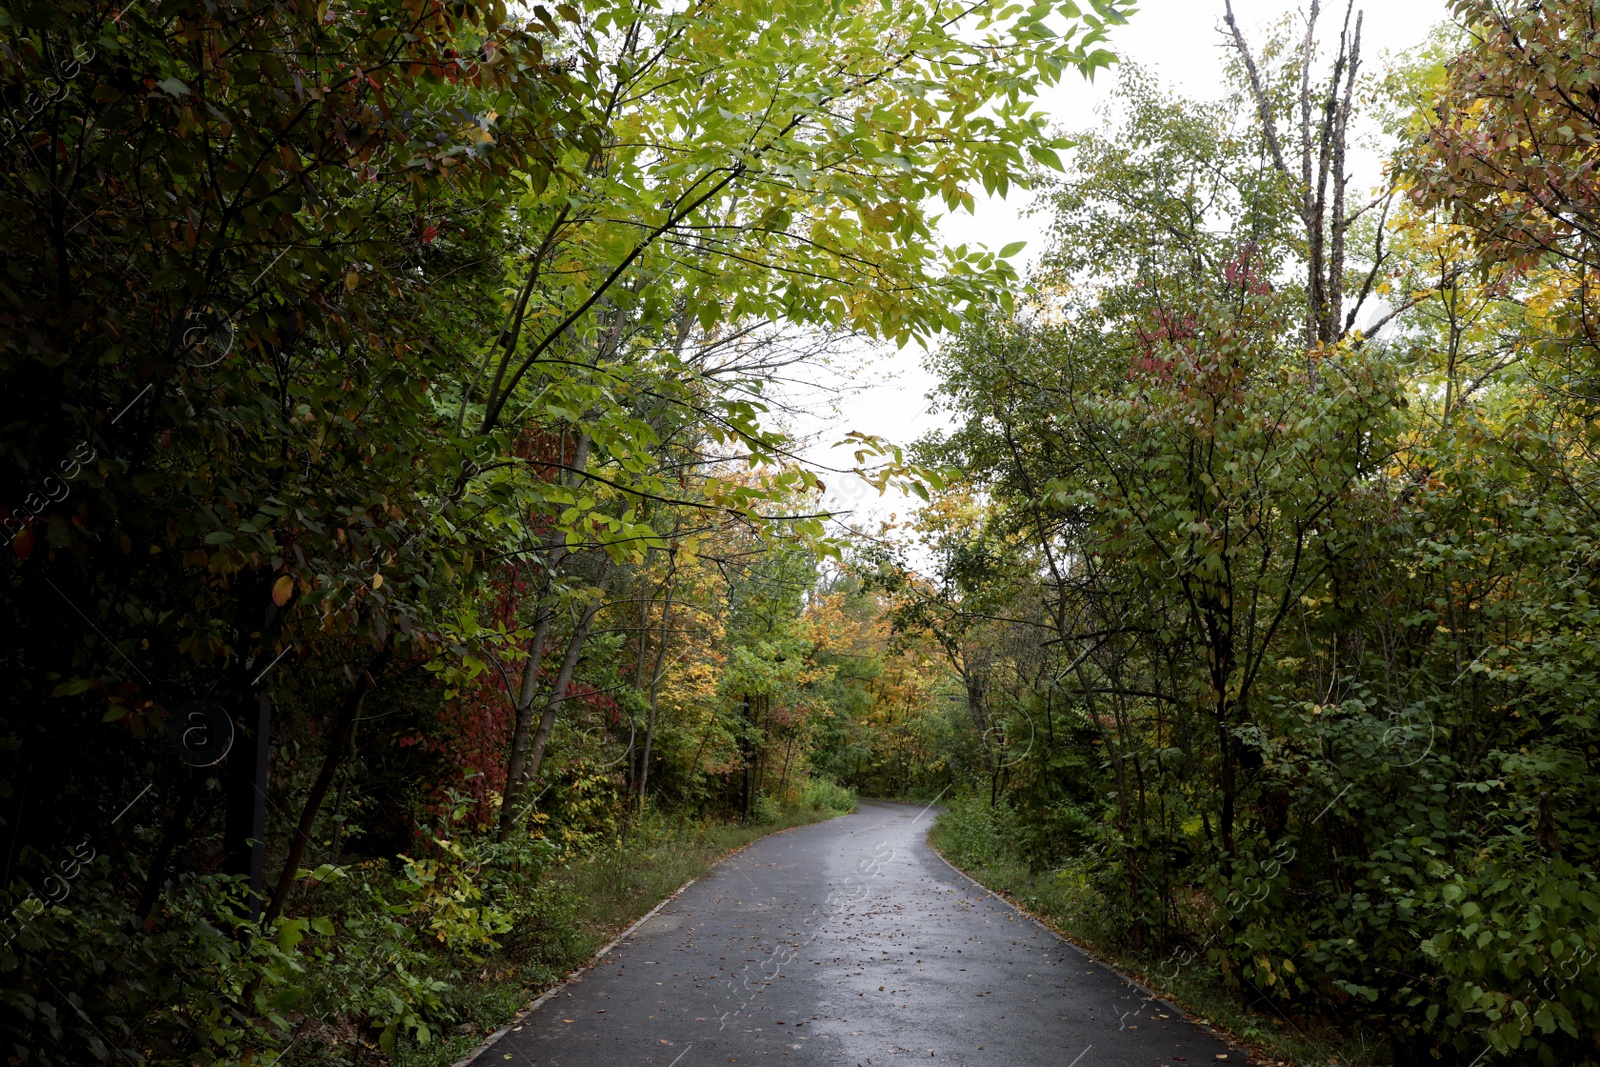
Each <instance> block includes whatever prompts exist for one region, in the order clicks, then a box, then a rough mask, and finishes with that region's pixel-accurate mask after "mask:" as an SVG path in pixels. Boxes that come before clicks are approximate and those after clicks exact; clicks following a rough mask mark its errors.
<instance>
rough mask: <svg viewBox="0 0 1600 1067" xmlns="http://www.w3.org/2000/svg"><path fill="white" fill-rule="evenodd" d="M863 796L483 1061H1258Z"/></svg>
mask: <svg viewBox="0 0 1600 1067" xmlns="http://www.w3.org/2000/svg"><path fill="white" fill-rule="evenodd" d="M930 819H931V816H929V815H927V814H925V813H924V812H923V810H922V809H919V808H917V807H915V806H911V805H902V804H885V803H877V802H863V803H862V804H861V810H860V811H859V812H857V813H856V814H854V815H848V816H845V817H843V818H839V819H834V820H831V821H829V822H825V823H818V824H816V825H813V826H807V827H803V828H801V829H798V830H791V831H789V832H787V833H782V834H775V835H773V836H772V837H768V838H765V839H763V840H761V841H758V842H756V843H755V844H754V845H752V846H750V847H749V848H748V849H746V850H745V851H743V852H740V853H738V854H737V855H735V856H733V857H731V858H729V859H728V860H726V861H724V862H723V863H722V864H721V865H719V866H718V867H716V868H715V869H714V870H713V871H712V872H711V873H710V874H708V875H707V876H706V877H704V878H703V879H701V880H700V881H698V882H696V883H695V884H694V885H692V886H690V887H689V889H688V890H686V891H685V892H684V893H683V894H682V895H680V896H679V897H678V898H677V899H676V900H673V901H672V902H671V903H670V904H668V905H667V906H666V907H664V908H662V909H661V910H660V911H658V912H657V913H656V914H655V915H654V916H653V917H652V918H651V919H650V920H649V921H648V922H646V923H645V924H644V925H643V926H641V927H640V928H639V929H637V930H635V931H634V932H633V933H632V935H631V936H629V937H628V938H627V939H626V940H624V941H622V942H621V943H619V944H618V945H617V946H616V947H615V948H613V949H612V950H611V952H610V953H609V954H608V955H606V956H605V957H603V958H602V959H601V960H600V962H599V964H598V965H596V966H595V967H593V968H591V969H589V970H588V971H586V972H584V973H583V974H582V975H581V976H580V977H578V978H577V979H575V980H573V981H571V982H569V983H568V984H567V985H566V986H565V987H563V988H562V989H559V990H558V991H557V992H556V993H555V995H554V996H552V997H550V998H549V999H548V1000H546V1001H545V1002H544V1003H543V1004H542V1005H540V1006H539V1007H538V1008H536V1009H535V1010H534V1011H533V1012H531V1013H529V1014H528V1015H527V1016H525V1017H524V1018H523V1019H522V1020H520V1022H519V1023H518V1024H517V1025H516V1026H515V1027H514V1028H513V1029H512V1030H510V1031H509V1032H507V1033H506V1034H504V1035H503V1036H502V1037H500V1039H499V1040H497V1041H495V1042H494V1043H493V1044H491V1045H490V1046H489V1047H488V1048H486V1049H485V1050H484V1051H483V1052H482V1053H480V1054H479V1056H478V1057H477V1059H476V1060H475V1061H474V1063H473V1065H472V1067H524V1065H527V1064H537V1065H539V1067H569V1065H570V1067H613V1065H616V1067H621V1065H624V1064H626V1065H630V1067H645V1065H663V1067H710V1065H714V1064H726V1063H744V1064H753V1063H777V1062H778V1061H780V1060H784V1058H785V1057H787V1060H784V1062H786V1063H793V1064H819V1065H821V1064H828V1065H834V1064H838V1065H844V1067H849V1065H856V1064H859V1065H861V1067H874V1065H884V1064H901V1063H908V1062H912V1061H921V1062H923V1063H932V1064H941V1063H942V1064H954V1065H966V1064H971V1065H980V1064H982V1065H990V1064H992V1065H996V1067H1013V1065H1015V1067H1035V1065H1037V1067H1046V1065H1048V1067H1110V1065H1113V1064H1116V1065H1121V1064H1136V1065H1139V1067H1150V1065H1153V1064H1162V1065H1176V1064H1182V1063H1190V1064H1199V1063H1208V1064H1214V1063H1217V1062H1219V1061H1223V1060H1226V1061H1227V1062H1232V1063H1245V1062H1248V1060H1247V1057H1246V1055H1245V1053H1244V1052H1243V1051H1242V1050H1240V1049H1237V1048H1234V1047H1231V1046H1230V1045H1229V1044H1228V1043H1227V1042H1226V1041H1224V1040H1223V1039H1221V1038H1219V1037H1218V1036H1216V1035H1214V1034H1212V1033H1211V1032H1209V1031H1207V1030H1204V1029H1202V1028H1201V1027H1199V1026H1197V1025H1195V1024H1194V1023H1192V1022H1189V1021H1188V1020H1187V1019H1185V1018H1184V1016H1183V1015H1182V1013H1180V1012H1179V1011H1178V1010H1177V1009H1176V1008H1173V1007H1172V1006H1170V1005H1168V1004H1166V1003H1164V1002H1162V1001H1158V1000H1150V999H1148V998H1147V997H1146V995H1145V994H1144V993H1142V992H1141V991H1140V990H1139V989H1138V988H1136V987H1134V986H1132V985H1130V984H1128V982H1127V981H1126V980H1125V979H1123V978H1122V977H1120V976H1119V975H1118V974H1117V973H1116V972H1115V971H1112V970H1110V969H1109V968H1106V967H1104V966H1102V965H1101V964H1098V963H1096V962H1094V961H1093V960H1091V959H1089V958H1088V957H1087V956H1085V955H1084V954H1083V953H1082V952H1080V951H1078V949H1076V948H1074V947H1073V946H1072V945H1071V944H1069V943H1067V942H1065V941H1063V940H1061V939H1060V938H1058V937H1056V936H1055V935H1054V934H1052V933H1051V932H1050V931H1048V930H1046V929H1044V928H1043V927H1041V926H1039V925H1038V924H1037V923H1035V922H1033V921H1032V920H1030V919H1028V918H1027V917H1026V916H1025V915H1022V914H1021V913H1019V912H1017V911H1016V910H1015V909H1014V908H1012V907H1011V906H1010V905H1008V904H1006V903H1004V902H1003V901H1000V900H997V899H996V898H995V897H993V896H991V895H990V894H988V893H986V892H984V891H983V890H982V889H980V888H978V887H977V886H975V885H974V884H973V883H972V882H971V881H969V880H968V879H967V878H965V877H964V876H962V875H961V874H959V873H957V872H956V871H954V870H952V869H951V868H950V867H949V866H948V865H946V864H945V863H944V861H943V860H941V859H940V858H939V857H938V855H937V854H935V853H934V851H933V850H932V849H931V848H930V847H929V846H928V844H927V842H926V841H925V840H924V835H925V834H926V832H927V829H928V823H929V821H930Z"/></svg>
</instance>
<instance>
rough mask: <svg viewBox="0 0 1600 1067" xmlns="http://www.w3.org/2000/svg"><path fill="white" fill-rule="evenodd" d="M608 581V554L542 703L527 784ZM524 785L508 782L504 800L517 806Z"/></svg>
mask: <svg viewBox="0 0 1600 1067" xmlns="http://www.w3.org/2000/svg"><path fill="white" fill-rule="evenodd" d="M610 583H611V560H610V558H609V557H608V558H607V559H606V561H605V563H604V564H603V565H602V568H601V573H600V580H599V581H598V582H596V583H595V594H596V595H595V596H594V598H593V599H592V600H590V601H589V603H588V604H587V605H585V607H584V609H583V613H582V614H581V615H580V616H579V618H578V626H577V629H575V630H574V631H573V633H572V640H571V641H569V642H568V643H567V654H566V655H565V656H564V657H563V658H562V660H561V670H560V672H559V673H557V675H556V680H555V684H554V685H553V686H552V687H551V690H550V698H549V699H548V700H547V701H546V702H545V706H544V713H543V714H542V715H540V717H539V732H538V733H536V734H535V735H534V738H533V745H532V747H531V749H530V751H529V753H528V770H527V774H526V776H525V780H526V782H527V783H528V784H530V785H531V784H532V783H533V782H536V781H538V780H539V771H540V770H541V769H542V768H543V767H544V757H545V751H546V749H547V748H548V747H549V744H550V734H551V732H552V731H554V730H555V726H556V717H557V716H558V715H560V714H561V705H562V704H563V703H565V701H566V699H567V687H568V686H570V685H571V684H572V675H573V672H575V671H576V670H577V669H578V660H579V659H580V658H581V657H582V656H583V646H584V645H585V644H587V643H588V641H589V631H590V630H591V629H592V628H593V627H594V617H595V615H597V614H598V613H599V611H600V606H601V601H602V599H603V598H604V596H605V591H606V587H607V586H608V585H610ZM525 788H526V787H525V786H524V785H523V783H522V782H516V783H512V782H507V783H506V801H507V802H508V803H512V804H514V805H516V806H517V807H520V806H521V794H522V792H523V790H524V789H525ZM514 817H515V816H513V818H514Z"/></svg>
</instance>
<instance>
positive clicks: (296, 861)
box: [261, 644, 394, 926]
mask: <svg viewBox="0 0 1600 1067" xmlns="http://www.w3.org/2000/svg"><path fill="white" fill-rule="evenodd" d="M393 654H394V652H393V649H391V648H390V647H389V645H387V644H385V645H384V646H383V649H382V650H381V651H379V653H378V654H377V655H376V656H374V657H373V658H372V661H371V662H370V663H368V664H367V666H366V669H365V670H363V671H362V672H361V674H360V676H359V677H357V679H356V684H355V688H354V689H352V690H351V691H350V695H349V696H347V697H346V698H345V702H344V707H342V708H340V709H339V718H338V721H337V722H335V724H334V727H333V733H332V734H331V735H330V736H329V738H328V746H327V750H326V751H325V752H324V754H323V757H322V769H321V770H319V771H318V772H317V778H316V781H314V782H312V783H311V792H310V793H308V794H307V795H306V802H305V805H304V806H303V807H302V808H301V809H300V822H299V824H298V825H297V826H296V827H295V831H294V836H293V837H292V838H290V839H289V854H288V855H287V856H285V857H284V860H283V870H282V871H281V872H280V873H279V874H278V888H277V889H276V890H274V891H273V894H272V901H271V902H270V903H269V904H268V905H267V910H266V911H265V912H264V913H263V914H262V916H261V922H262V925H263V926H265V925H269V924H271V922H272V920H273V919H276V918H277V917H278V916H279V915H280V914H282V913H283V905H284V902H285V901H286V900H288V899H289V890H290V889H291V888H293V887H294V881H295V874H296V873H297V872H298V871H299V870H300V859H301V857H302V856H304V855H305V851H306V845H307V844H308V843H309V842H310V841H311V830H312V828H313V827H314V826H315V825H316V821H317V812H318V811H320V810H321V808H322V801H323V800H324V799H325V798H326V797H327V795H328V787H329V786H331V785H332V784H333V776H334V774H335V773H337V772H338V770H339V766H340V765H341V764H342V763H344V761H345V759H346V758H347V757H348V755H349V749H350V738H351V736H352V733H353V731H354V730H355V725H356V716H357V715H359V714H360V712H361V705H362V703H363V702H364V701H365V700H366V699H367V694H368V693H370V692H371V691H372V689H373V687H374V686H376V685H377V682H376V681H375V680H374V676H375V675H376V674H379V673H382V671H383V668H384V666H385V665H387V664H388V662H389V659H390V657H391V656H392V655H393Z"/></svg>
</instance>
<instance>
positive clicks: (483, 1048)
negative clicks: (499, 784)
mask: <svg viewBox="0 0 1600 1067" xmlns="http://www.w3.org/2000/svg"><path fill="white" fill-rule="evenodd" d="M860 813H861V809H860V808H859V807H858V808H857V809H856V810H855V811H847V812H843V813H841V814H839V815H835V816H834V817H833V819H843V818H846V817H848V816H851V815H859V814H860ZM833 819H821V820H818V821H817V822H808V823H804V824H802V825H800V826H785V827H784V828H783V829H782V830H774V831H772V833H770V834H762V835H761V836H760V837H758V838H756V839H755V840H754V841H749V842H746V843H745V844H743V845H740V846H739V847H738V848H736V849H732V850H730V851H729V852H728V854H727V855H725V856H723V857H722V858H721V859H719V860H717V862H715V863H713V864H712V865H711V866H710V867H708V868H706V870H705V872H704V873H702V874H697V875H695V876H694V877H693V878H691V879H689V880H688V881H687V882H685V883H683V884H682V885H680V886H679V887H678V888H676V889H674V890H673V891H672V892H671V893H669V894H667V895H666V896H664V897H662V898H661V900H660V901H659V902H657V904H656V906H655V907H653V908H651V909H650V910H649V911H647V912H645V913H644V914H643V915H641V916H640V917H639V918H638V919H637V920H636V921H635V922H634V923H633V925H632V926H629V927H628V928H627V929H626V930H624V931H622V933H620V934H618V935H617V936H616V937H613V938H612V939H611V940H610V941H607V942H606V944H605V946H604V947H602V948H600V949H599V950H598V951H596V952H595V954H594V955H593V956H590V957H589V958H588V959H587V960H585V961H584V962H583V963H580V964H579V965H578V966H576V967H574V968H573V969H572V970H570V971H568V972H567V973H566V974H565V975H563V976H562V978H561V980H560V981H559V982H557V983H555V984H554V985H552V986H551V987H550V988H549V989H546V990H545V991H544V992H543V993H540V994H539V995H538V996H537V997H534V998H533V1000H531V1001H529V1003H528V1005H527V1007H525V1008H523V1009H522V1010H521V1011H519V1012H517V1013H516V1014H515V1015H513V1016H512V1017H511V1018H510V1019H509V1020H508V1021H507V1022H506V1024H505V1025H504V1026H502V1027H500V1029H498V1030H496V1031H495V1032H494V1033H492V1034H490V1035H489V1036H488V1037H486V1038H484V1039H483V1041H482V1042H481V1043H480V1044H479V1045H478V1047H476V1048H474V1049H473V1050H472V1051H471V1052H469V1053H467V1054H466V1055H465V1056H463V1057H461V1058H460V1059H459V1060H456V1061H455V1062H454V1063H452V1064H451V1065H450V1067H470V1065H471V1064H472V1063H473V1062H474V1061H475V1060H477V1059H478V1057H480V1056H482V1055H483V1054H484V1053H486V1052H488V1051H489V1050H490V1049H491V1048H493V1047H494V1045H495V1044H496V1042H498V1041H499V1040H500V1039H501V1038H503V1037H505V1036H506V1035H507V1034H509V1033H510V1032H511V1031H512V1030H514V1029H516V1028H517V1027H518V1026H520V1025H521V1024H522V1022H523V1020H524V1019H526V1018H527V1017H528V1016H530V1015H532V1014H533V1013H534V1012H536V1011H538V1010H539V1009H540V1008H542V1007H543V1006H544V1004H545V1002H546V1001H547V1000H549V999H550V998H551V997H553V996H555V995H556V994H557V993H559V992H561V991H562V990H563V989H565V988H567V986H569V985H571V984H572V983H573V982H575V981H577V980H578V979H579V978H580V977H582V976H583V975H584V973H585V972H587V971H591V970H593V969H594V967H595V965H596V964H597V963H599V962H600V960H601V959H603V958H604V957H605V956H606V955H607V954H608V953H609V952H610V951H611V950H612V949H614V948H616V947H617V946H618V945H620V944H621V943H622V942H624V941H626V940H627V939H628V938H629V937H631V936H633V933H634V931H636V930H638V929H639V927H641V926H643V925H644V924H645V923H647V922H649V921H650V920H651V919H653V918H655V917H656V912H658V911H660V910H661V909H662V908H664V907H666V906H667V905H668V904H671V903H672V902H673V901H674V900H677V899H678V898H679V897H680V896H682V895H683V894H684V892H685V891H687V890H688V888H689V887H690V886H692V885H694V884H695V883H696V882H698V881H700V880H701V879H702V878H706V877H709V876H710V875H711V874H713V873H715V872H716V869H717V868H718V867H721V866H722V865H723V864H724V863H727V862H728V861H729V860H731V859H733V857H735V856H737V855H738V854H739V853H741V852H743V851H745V850H746V849H748V848H750V847H751V846H752V845H758V844H760V843H761V842H763V841H765V840H767V839H768V838H773V837H777V836H778V835H779V834H787V833H792V832H793V831H795V830H804V829H807V828H809V827H812V826H821V825H822V824H823V823H829V822H832V821H833ZM928 847H929V848H932V847H933V846H932V845H929V846H928ZM937 851H938V850H937V849H935V852H937ZM939 858H940V859H944V857H943V856H940V857H939ZM945 862H946V863H949V862H950V861H949V860H945ZM951 869H952V870H955V869H957V868H954V867H952V868H951ZM962 874H966V872H965V871H963V872H962ZM969 877H970V876H969ZM985 892H987V890H985Z"/></svg>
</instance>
